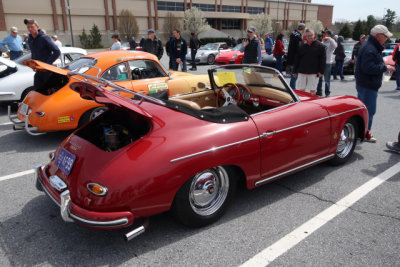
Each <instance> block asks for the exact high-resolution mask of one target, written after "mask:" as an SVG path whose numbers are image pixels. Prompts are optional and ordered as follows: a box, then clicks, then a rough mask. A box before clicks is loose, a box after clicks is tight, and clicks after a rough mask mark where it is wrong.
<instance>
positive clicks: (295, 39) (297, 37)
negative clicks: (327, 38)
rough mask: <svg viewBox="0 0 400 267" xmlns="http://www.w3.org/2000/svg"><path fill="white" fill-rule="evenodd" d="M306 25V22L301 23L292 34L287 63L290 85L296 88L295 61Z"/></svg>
mask: <svg viewBox="0 0 400 267" xmlns="http://www.w3.org/2000/svg"><path fill="white" fill-rule="evenodd" d="M305 29H306V25H305V24H304V23H299V25H298V26H297V28H296V29H294V30H293V32H292V33H291V34H290V37H289V46H288V52H287V58H286V64H287V65H288V66H289V69H290V87H291V88H292V89H295V88H296V77H297V75H293V74H294V61H295V59H296V55H297V50H299V47H300V44H301V43H302V37H301V35H302V34H303V33H304V30H305Z"/></svg>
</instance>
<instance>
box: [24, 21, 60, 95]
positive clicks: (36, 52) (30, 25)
mask: <svg viewBox="0 0 400 267" xmlns="http://www.w3.org/2000/svg"><path fill="white" fill-rule="evenodd" d="M24 23H25V25H26V28H27V29H28V32H29V37H28V45H29V48H30V50H31V54H32V55H31V58H32V59H35V60H39V61H42V62H44V63H47V64H53V62H54V61H56V59H57V58H58V57H59V56H60V54H61V51H60V49H59V48H58V47H57V46H56V44H55V43H54V42H53V41H52V40H51V39H50V37H49V36H47V35H46V34H44V33H43V31H42V30H41V29H39V25H38V23H37V21H35V20H33V19H24ZM50 75H51V74H50V72H44V71H36V72H35V77H34V80H33V86H34V88H35V89H39V88H40V87H41V86H42V85H43V84H45V82H46V81H47V80H48V78H49V76H50Z"/></svg>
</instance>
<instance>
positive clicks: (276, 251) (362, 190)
mask: <svg viewBox="0 0 400 267" xmlns="http://www.w3.org/2000/svg"><path fill="white" fill-rule="evenodd" d="M398 172H400V162H399V163H397V164H396V165H394V166H392V167H391V168H389V169H388V170H386V171H384V172H383V173H381V174H379V175H378V176H376V177H374V178H372V179H371V180H369V181H368V182H366V183H365V184H363V185H361V186H360V187H358V188H356V189H355V190H354V191H353V192H351V193H350V194H348V195H347V196H345V197H344V198H342V199H341V200H339V201H338V202H336V203H335V204H333V205H332V206H330V207H329V208H327V209H325V210H324V211H322V212H321V213H319V214H318V215H316V216H315V217H314V218H312V219H310V220H309V221H307V222H305V223H304V224H303V225H301V226H300V227H298V228H297V229H295V230H294V231H292V232H291V233H289V234H287V235H286V236H284V237H282V238H281V239H280V240H278V241H277V242H275V243H274V244H272V245H271V246H269V247H267V248H266V249H264V250H263V251H261V252H260V253H258V254H257V255H255V256H254V257H252V258H251V259H249V260H248V261H246V262H245V263H243V264H242V265H241V266H242V267H245V266H246V267H250V266H251V267H253V266H267V265H268V264H270V263H271V262H273V261H274V260H275V259H276V258H278V257H279V256H281V255H282V254H284V253H285V252H286V251H288V250H289V249H291V248H293V247H294V246H296V245H297V244H298V243H300V242H301V241H303V240H304V239H305V238H307V237H308V236H310V235H311V234H312V233H313V232H315V231H316V230H318V229H319V228H320V227H322V226H323V225H325V224H326V223H327V222H329V221H330V220H332V219H333V218H335V217H336V216H338V215H339V214H340V213H342V212H343V211H345V210H346V209H348V208H349V207H351V206H352V205H353V204H354V203H356V202H357V201H358V200H360V199H361V198H363V197H364V196H366V195H367V194H368V193H369V192H371V191H372V190H374V189H375V188H376V187H378V186H379V185H381V184H382V183H383V182H385V181H387V180H388V179H390V178H391V177H393V176H394V175H395V174H397V173H398Z"/></svg>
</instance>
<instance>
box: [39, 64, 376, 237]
mask: <svg viewBox="0 0 400 267" xmlns="http://www.w3.org/2000/svg"><path fill="white" fill-rule="evenodd" d="M72 74H73V73H72ZM72 74H71V75H72ZM75 75H77V76H78V77H79V74H75ZM81 76H82V75H81ZM209 77H210V81H211V88H210V89H207V90H204V91H199V92H193V93H188V94H183V95H177V96H174V97H169V98H168V96H167V94H165V95H164V96H159V98H155V97H152V96H146V95H142V94H140V93H137V92H133V91H131V90H126V89H124V88H122V87H120V86H117V85H113V84H112V83H110V82H108V81H106V80H103V79H101V78H97V77H90V76H86V77H85V78H86V81H81V82H76V83H73V84H71V88H72V89H73V90H75V91H76V92H79V93H80V95H81V97H82V98H84V99H93V100H95V101H97V102H99V103H101V104H105V105H107V106H108V107H109V109H108V110H107V111H105V112H104V113H102V114H101V115H99V116H98V117H96V118H95V119H94V120H92V121H90V122H88V123H87V124H86V125H84V126H83V127H81V128H79V129H78V130H76V131H75V132H73V133H72V134H71V135H70V136H69V137H68V138H67V139H65V140H64V141H63V142H62V144H61V145H60V146H59V147H58V148H57V150H56V151H55V153H51V155H50V162H49V163H48V164H47V165H45V166H41V167H37V168H36V186H37V188H38V189H39V190H43V191H45V192H46V194H47V195H48V196H50V198H51V199H52V200H53V201H54V202H55V203H56V204H57V205H59V206H60V210H61V216H62V218H63V219H64V220H65V221H67V222H77V223H79V224H82V225H85V226H87V227H92V228H98V229H115V228H123V227H128V226H131V225H132V224H133V223H134V222H137V220H138V219H140V218H147V217H149V216H152V215H154V214H158V213H162V212H165V211H168V210H171V211H172V212H173V214H174V215H175V217H176V218H177V219H178V220H179V221H180V222H182V223H183V224H186V225H189V226H203V225H207V224H210V223H212V222H214V221H216V220H217V219H218V218H220V217H221V216H222V214H223V213H224V212H225V210H226V208H227V207H228V205H229V203H230V202H231V200H232V198H233V196H234V192H235V189H236V186H237V185H239V184H243V185H245V186H246V187H247V189H253V188H255V187H258V186H261V185H263V184H266V183H268V182H271V181H274V180H276V179H279V178H281V177H284V176H287V175H289V174H291V173H294V172H297V171H300V170H302V169H305V168H307V167H311V166H313V165H315V164H318V163H320V162H324V161H330V162H331V163H332V164H333V165H338V164H342V163H345V162H346V161H347V160H348V159H349V158H350V157H351V155H352V154H353V151H354V148H355V146H356V143H357V140H361V141H362V140H363V139H364V137H365V133H366V130H367V129H366V125H367V121H368V112H367V109H366V107H365V105H364V104H363V103H362V102H361V101H360V100H359V99H357V98H355V97H352V96H334V97H327V98H322V97H318V96H314V95H311V94H309V93H306V92H303V91H296V90H292V89H291V88H290V87H289V86H288V85H287V83H286V82H285V80H284V78H283V76H282V75H281V74H280V73H278V72H277V71H276V70H275V69H272V68H267V67H262V66H255V65H227V66H222V67H215V68H212V69H210V70H209ZM90 81H91V82H90ZM109 87H113V90H107V89H106V88H109ZM139 221H140V220H139ZM143 231H144V225H141V226H139V227H138V228H136V229H134V230H133V231H131V232H129V233H128V234H126V238H127V239H128V240H129V239H131V238H133V237H134V236H136V235H138V234H140V233H142V232H143Z"/></svg>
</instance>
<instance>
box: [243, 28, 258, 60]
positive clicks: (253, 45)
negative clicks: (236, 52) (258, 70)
mask: <svg viewBox="0 0 400 267" xmlns="http://www.w3.org/2000/svg"><path fill="white" fill-rule="evenodd" d="M240 52H244V55H243V63H244V64H258V65H261V62H262V57H261V42H260V40H259V39H258V38H257V36H256V28H254V27H253V26H250V27H249V28H248V29H247V38H246V39H245V40H244V41H243V42H242V46H241V47H240Z"/></svg>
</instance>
